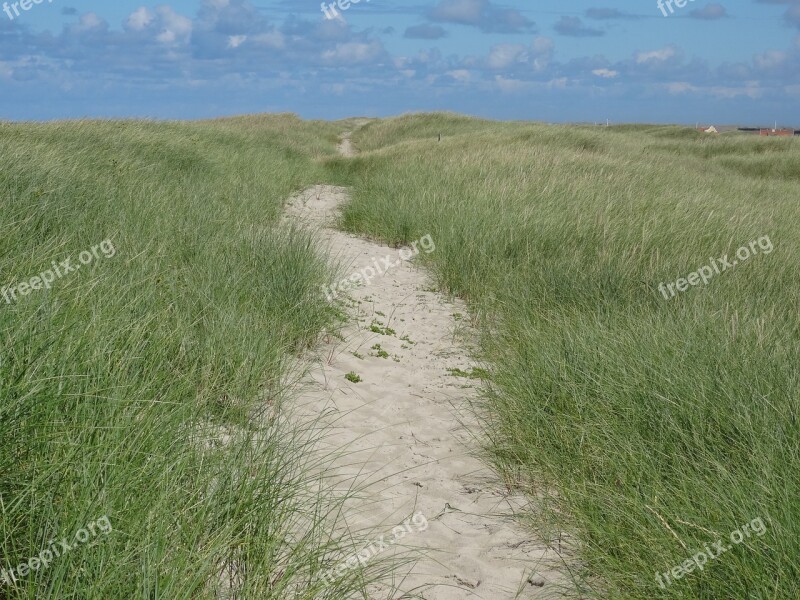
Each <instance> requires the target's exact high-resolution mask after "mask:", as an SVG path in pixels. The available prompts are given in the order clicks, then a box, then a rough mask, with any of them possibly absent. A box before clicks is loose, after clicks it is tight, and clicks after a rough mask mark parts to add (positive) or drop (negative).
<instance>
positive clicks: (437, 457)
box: [285, 139, 563, 600]
mask: <svg viewBox="0 0 800 600" xmlns="http://www.w3.org/2000/svg"><path fill="white" fill-rule="evenodd" d="M340 150H341V152H342V153H343V154H345V155H348V156H349V155H352V152H353V151H352V148H351V146H350V142H349V139H345V140H343V143H342V146H341V148H340ZM346 199H347V191H346V190H345V189H342V188H336V187H331V186H315V187H313V188H310V189H308V190H305V191H304V192H303V193H302V194H300V195H298V196H296V197H293V198H292V199H290V201H289V205H288V207H287V211H286V216H285V218H286V219H287V220H288V221H290V222H294V223H297V222H300V223H303V224H304V225H305V226H306V227H310V228H313V229H314V230H315V231H316V232H317V235H318V238H319V240H320V244H321V250H320V251H321V252H323V251H327V252H329V253H330V254H331V256H332V258H333V259H334V260H336V261H338V262H339V263H340V264H342V265H343V266H344V270H343V274H344V275H343V276H346V275H350V274H352V273H355V272H357V271H359V270H360V269H362V268H364V267H367V266H370V265H372V266H374V265H375V261H374V260H373V259H377V261H378V263H379V264H382V263H381V259H383V258H384V257H392V262H399V263H400V264H399V265H397V266H395V267H393V268H391V269H388V270H387V271H386V273H385V274H383V275H378V276H377V277H376V278H375V279H374V280H373V281H372V282H371V283H370V284H369V285H366V286H365V285H363V284H362V285H361V286H360V287H358V288H355V289H351V290H350V291H348V292H347V293H346V294H340V295H339V299H343V298H344V299H347V298H350V299H352V301H350V300H346V306H347V307H348V308H347V310H348V312H349V315H350V317H351V319H350V322H349V323H348V324H347V325H346V326H345V327H344V329H343V330H342V332H341V333H342V336H343V338H344V341H342V340H339V339H335V338H331V340H330V342H329V343H325V344H323V345H322V346H321V347H319V348H317V349H316V350H315V353H314V355H315V357H316V360H315V361H314V362H313V364H312V365H311V367H310V369H309V372H308V375H307V376H306V378H305V380H304V382H303V389H302V392H301V393H300V397H299V399H298V401H297V402H298V404H297V406H299V407H301V408H300V410H301V412H303V413H305V414H317V415H318V414H322V413H323V412H325V411H326V410H329V411H331V415H332V416H331V417H330V418H329V421H328V422H329V423H330V427H331V429H330V431H328V432H327V433H326V440H325V442H324V443H325V444H329V445H330V449H331V450H333V449H336V448H338V449H341V448H343V447H347V449H348V452H347V453H346V455H343V456H342V457H341V458H340V459H337V460H336V464H335V465H334V469H332V471H331V473H330V474H331V475H332V476H334V477H336V478H338V480H339V481H341V482H342V486H343V487H347V486H348V485H350V484H351V483H352V481H353V480H359V481H364V480H365V479H366V480H368V481H369V482H370V483H371V485H370V487H369V488H368V489H367V490H366V493H365V495H364V496H365V497H361V498H359V499H358V500H353V501H352V503H351V505H350V506H349V507H348V509H349V510H348V514H347V515H346V520H347V523H348V525H349V526H350V527H352V528H353V529H354V530H360V529H363V528H372V527H374V528H375V531H377V532H381V533H385V534H387V535H386V537H387V539H388V540H391V539H392V531H393V529H392V528H393V527H394V526H395V525H397V524H399V523H401V522H403V521H405V520H406V519H408V518H409V517H410V516H411V515H412V514H421V515H422V516H424V521H427V523H428V527H427V529H424V530H422V529H423V525H422V523H423V518H422V517H417V519H416V520H415V521H413V522H407V526H406V533H405V534H404V537H403V539H402V541H401V542H400V543H398V545H397V546H389V545H388V544H387V547H386V549H385V550H382V552H387V553H389V554H391V553H392V552H394V551H396V550H397V549H398V548H400V547H405V548H409V547H412V548H416V549H419V550H420V551H421V552H422V553H424V556H422V557H421V558H420V559H419V560H418V561H417V562H416V564H414V565H407V566H405V567H402V568H400V569H399V570H398V572H397V573H396V577H395V579H394V581H392V582H390V583H391V586H390V587H387V588H383V589H381V590H377V589H376V590H371V592H370V594H371V597H372V598H374V599H377V598H387V597H391V598H401V597H403V598H411V597H416V598H426V599H428V600H454V599H466V598H485V599H487V600H505V599H511V598H543V597H545V596H547V597H561V596H560V595H559V594H557V593H555V592H556V583H558V582H562V583H563V579H562V578H561V577H560V575H559V574H560V573H561V572H563V567H562V566H560V565H561V563H560V560H559V559H558V557H557V555H556V554H555V553H554V552H553V551H550V550H548V549H547V548H546V547H545V546H544V545H543V544H542V543H541V542H539V541H537V540H536V539H534V535H533V534H532V533H531V532H530V531H528V530H526V529H523V528H522V527H520V526H518V525H517V524H516V523H515V522H514V521H513V520H512V519H510V518H509V515H510V514H511V513H512V512H513V511H514V509H515V508H519V507H520V506H523V505H524V500H523V499H522V498H519V497H511V496H509V495H508V494H507V493H505V489H504V487H503V486H502V484H501V483H500V482H499V481H498V480H497V477H496V475H495V474H494V473H493V472H492V471H491V470H489V469H487V468H486V466H485V465H484V464H483V463H481V462H480V461H479V460H478V459H477V458H475V457H474V456H473V454H474V453H475V451H476V449H477V444H476V442H475V441H474V440H473V439H471V438H470V436H469V434H468V433H467V431H466V430H465V428H464V427H463V426H462V425H461V422H466V423H470V417H469V415H468V411H466V410H464V409H465V407H466V403H467V402H468V401H469V399H470V398H474V397H475V396H476V393H477V391H476V389H475V386H476V384H477V382H476V381H474V380H470V379H465V378H461V377H454V376H452V375H451V374H449V373H448V369H462V370H465V371H468V370H470V368H471V367H473V366H476V365H475V362H474V361H472V360H470V358H469V353H468V351H467V349H466V347H465V345H464V342H463V339H468V338H469V336H468V335H466V336H465V335H455V333H456V332H457V331H459V330H462V333H464V332H466V333H467V334H468V333H469V330H468V329H466V326H465V324H464V322H463V321H461V320H459V317H458V315H466V314H467V310H466V308H465V307H464V306H463V305H462V304H461V303H458V302H456V303H452V302H451V301H449V300H447V299H446V298H444V297H443V296H442V295H440V294H438V293H435V292H432V291H430V290H431V288H432V284H431V282H430V280H429V279H428V277H427V276H426V273H425V272H424V271H422V270H421V269H419V268H418V267H416V266H414V260H413V259H412V260H410V261H408V262H405V261H400V260H399V259H398V250H396V249H393V248H389V247H386V246H381V245H379V244H375V243H373V242H370V241H367V240H363V239H361V238H358V237H355V236H351V235H349V234H346V233H342V232H339V231H336V230H334V229H332V226H333V222H334V219H335V216H336V211H337V207H338V206H339V205H340V204H342V203H343V202H345V201H346ZM434 242H435V240H434ZM428 247H430V246H428ZM420 251H421V252H422V251H423V249H422V248H420ZM320 293H322V291H320ZM454 315H455V316H454ZM373 324H375V325H377V326H378V327H379V328H384V327H390V328H392V329H394V330H395V332H396V333H394V334H391V333H390V334H389V335H383V334H381V333H375V332H374V331H371V330H370V327H371V325H373ZM401 338H405V340H404V339H401ZM409 340H410V342H413V344H412V343H410V342H409ZM375 344H380V346H381V349H382V350H383V351H385V352H387V353H388V354H389V357H388V358H381V357H379V356H377V353H378V351H377V350H373V349H372V348H373V346H374V345H375ZM362 357H363V358H362ZM351 372H353V373H356V374H358V375H359V376H360V377H361V379H362V381H361V382H359V383H352V382H350V381H348V380H347V379H346V378H345V375H346V374H348V373H351ZM378 548H379V546H376V547H375V549H376V550H377V549H378ZM343 558H346V557H343ZM376 560H377V559H376ZM404 593H405V594H406V595H404Z"/></svg>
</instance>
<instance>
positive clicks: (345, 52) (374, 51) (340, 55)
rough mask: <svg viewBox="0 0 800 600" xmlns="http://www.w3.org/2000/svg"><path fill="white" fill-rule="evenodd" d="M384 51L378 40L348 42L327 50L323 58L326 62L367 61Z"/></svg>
mask: <svg viewBox="0 0 800 600" xmlns="http://www.w3.org/2000/svg"><path fill="white" fill-rule="evenodd" d="M382 52H383V47H382V46H381V44H380V43H379V42H377V41H374V40H373V41H371V42H347V43H344V44H336V49H334V50H326V51H325V52H323V53H322V58H323V60H325V61H326V62H332V63H338V62H346V63H365V62H369V61H372V60H374V59H376V58H377V57H378V56H380V55H381V53H382Z"/></svg>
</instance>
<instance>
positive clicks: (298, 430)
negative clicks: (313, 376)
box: [0, 115, 366, 600]
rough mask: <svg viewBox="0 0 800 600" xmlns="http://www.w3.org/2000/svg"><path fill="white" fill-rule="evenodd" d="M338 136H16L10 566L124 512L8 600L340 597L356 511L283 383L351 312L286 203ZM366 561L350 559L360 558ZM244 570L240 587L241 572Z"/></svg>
mask: <svg viewBox="0 0 800 600" xmlns="http://www.w3.org/2000/svg"><path fill="white" fill-rule="evenodd" d="M339 131H340V127H339V126H338V125H334V124H325V123H311V122H301V121H299V120H298V119H296V118H293V117H291V116H285V115H279V116H268V117H248V118H240V119H223V120H218V121H210V122H198V123H180V124H178V123H148V122H114V121H98V122H64V123H54V124H47V125H34V124H16V125H15V124H0V153H1V154H2V155H3V156H4V157H6V164H5V167H4V169H3V171H2V173H0V207H1V208H0V234H1V235H0V278H1V280H0V286H6V285H14V284H16V283H19V282H22V281H27V280H28V279H30V278H31V277H33V276H36V275H37V274H39V273H41V272H42V271H44V270H46V269H48V268H49V267H50V265H51V262H52V261H63V260H65V259H67V258H69V257H72V259H73V262H76V261H77V257H78V256H79V254H80V252H81V251H83V250H88V249H90V248H91V247H92V246H93V245H95V244H99V243H100V242H102V241H103V240H106V239H110V240H111V241H112V242H113V245H114V247H115V249H116V254H115V255H114V256H113V257H112V258H105V257H104V256H101V257H100V258H98V259H97V260H95V261H93V262H92V263H91V264H88V265H85V266H82V267H81V268H80V270H79V271H77V272H75V273H72V274H69V275H66V276H64V277H63V278H60V279H57V280H56V281H55V282H54V283H53V285H52V287H51V288H50V289H49V290H46V289H42V290H34V291H33V292H32V293H30V294H28V295H26V296H20V297H18V299H17V301H16V302H14V303H11V304H7V303H5V301H0V302H2V303H0V332H2V338H1V339H2V342H1V343H2V346H0V422H1V423H2V436H1V437H0V541H2V545H1V546H0V570H2V569H8V568H9V567H14V568H16V566H17V565H18V564H20V563H22V562H23V561H26V560H27V559H28V558H29V557H32V556H36V555H38V554H39V553H40V552H41V551H42V550H46V549H47V548H48V546H49V542H48V540H51V539H53V538H56V539H60V538H61V537H62V536H68V537H69V536H72V535H73V534H74V532H76V531H77V530H79V529H80V528H82V527H84V526H85V525H87V524H88V523H90V522H93V521H95V520H96V519H98V518H100V517H102V516H104V515H107V516H108V518H109V521H110V523H111V524H112V526H113V529H114V531H113V532H111V533H110V534H109V535H101V536H98V537H97V538H93V539H92V540H91V541H90V542H89V543H87V544H84V545H81V546H79V547H77V548H75V549H73V550H72V551H71V552H70V553H69V554H68V555H65V556H62V557H60V558H56V559H55V560H53V562H52V563H51V564H50V565H49V568H47V569H39V570H38V571H36V572H33V573H31V574H29V575H27V576H25V577H21V578H20V580H19V581H18V583H17V584H16V585H7V584H5V583H4V582H2V581H1V580H0V598H31V599H33V598H76V599H77V598H81V599H101V598H102V599H107V598H120V599H123V598H124V599H129V598H154V599H155V598H165V599H166V598H169V599H170V600H172V599H175V598H217V597H220V596H218V595H217V591H218V590H223V591H224V590H225V589H227V588H230V587H233V588H234V589H235V591H236V592H237V593H238V594H240V595H239V596H238V597H242V598H275V599H279V598H280V599H283V598H288V597H293V598H331V599H333V598H336V599H338V598H342V597H347V596H348V595H349V594H350V593H352V592H358V591H359V590H363V585H364V583H365V581H366V580H365V579H364V578H365V575H364V574H363V573H361V572H358V571H352V572H350V573H349V574H347V575H345V576H343V578H342V579H341V580H339V581H337V582H335V583H334V584H331V585H329V586H323V584H322V583H321V580H320V579H319V578H318V576H319V574H320V573H322V572H323V570H324V569H325V568H329V567H330V566H331V565H333V564H335V561H336V560H339V558H340V556H341V555H342V547H343V544H344V542H343V541H342V540H339V539H337V538H336V537H335V536H332V535H331V534H330V533H329V532H330V531H333V530H334V529H335V523H336V520H337V518H336V517H337V515H338V514H339V513H338V511H339V509H340V507H341V502H342V500H343V499H342V498H341V497H334V496H332V494H331V493H330V491H329V489H328V487H327V483H326V482H325V481H324V480H323V479H321V476H320V475H319V474H320V473H323V472H324V471H325V465H324V464H321V463H320V461H319V460H318V459H314V458H312V456H314V453H313V452H312V448H313V446H314V444H315V441H316V439H317V437H318V433H317V432H316V430H315V425H314V424H313V423H312V424H308V425H300V424H298V423H295V422H292V423H290V422H288V421H287V419H286V418H285V417H284V416H283V412H282V411H281V410H280V406H281V401H282V398H283V396H284V393H283V390H282V387H281V383H280V382H281V375H282V374H283V373H284V372H285V370H286V367H287V365H288V364H289V362H290V361H291V360H293V359H292V355H293V354H295V353H297V351H299V350H301V349H303V348H305V347H308V346H309V345H310V344H312V343H314V341H315V339H316V338H317V333H318V332H319V331H320V330H321V329H322V328H324V327H326V326H328V325H329V324H330V323H331V321H332V319H334V317H335V315H334V314H333V313H332V311H331V309H330V308H328V306H327V303H325V302H324V300H323V299H322V298H321V297H320V294H319V289H320V286H321V285H322V283H323V282H326V281H328V280H329V278H330V275H331V274H330V273H329V272H328V269H327V266H326V265H325V264H324V262H323V259H322V258H321V257H319V256H318V255H317V254H315V252H314V249H313V246H312V243H311V240H310V238H309V237H308V236H307V235H306V234H304V233H301V232H299V231H293V230H290V229H279V228H277V227H276V219H277V217H278V215H279V214H280V212H281V208H282V205H283V202H284V200H285V198H286V197H287V196H288V195H289V194H290V193H292V192H294V191H296V190H299V189H301V188H303V187H304V186H306V185H309V184H313V183H318V182H321V181H323V180H324V177H325V173H324V171H323V168H322V167H321V166H320V164H321V163H320V159H322V158H325V157H328V156H330V155H332V154H333V153H334V152H335V141H336V137H337V135H338V133H339ZM345 545H346V546H347V547H349V544H345ZM229 572H235V573H236V576H235V577H233V578H231V576H230V575H226V573H229Z"/></svg>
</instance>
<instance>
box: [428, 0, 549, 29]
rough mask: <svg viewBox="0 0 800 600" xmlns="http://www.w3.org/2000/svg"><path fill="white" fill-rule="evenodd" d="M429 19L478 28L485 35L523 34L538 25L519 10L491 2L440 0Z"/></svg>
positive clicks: (484, 0) (429, 13)
mask: <svg viewBox="0 0 800 600" xmlns="http://www.w3.org/2000/svg"><path fill="white" fill-rule="evenodd" d="M428 18H430V19H431V20H432V21H438V22H441V23H456V24H459V25H470V26H473V27H477V28H478V29H480V30H481V31H483V32H485V33H523V32H526V31H533V30H535V28H536V24H535V23H534V22H533V21H531V20H529V19H528V18H527V17H525V16H523V15H522V13H520V12H519V11H518V10H515V9H511V8H500V7H498V6H495V5H494V4H492V2H490V0H440V1H439V3H438V4H437V5H436V6H435V7H433V9H431V10H430V11H429V12H428Z"/></svg>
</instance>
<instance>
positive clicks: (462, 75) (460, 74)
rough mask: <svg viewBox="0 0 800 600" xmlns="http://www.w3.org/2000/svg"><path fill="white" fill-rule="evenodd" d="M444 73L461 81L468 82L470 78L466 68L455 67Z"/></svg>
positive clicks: (470, 75)
mask: <svg viewBox="0 0 800 600" xmlns="http://www.w3.org/2000/svg"><path fill="white" fill-rule="evenodd" d="M445 74H446V75H449V76H450V77H452V78H453V79H455V80H456V81H460V82H461V83H468V82H470V81H471V80H472V74H471V73H470V72H469V71H467V70H466V69H455V70H453V71H447V73H445Z"/></svg>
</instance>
